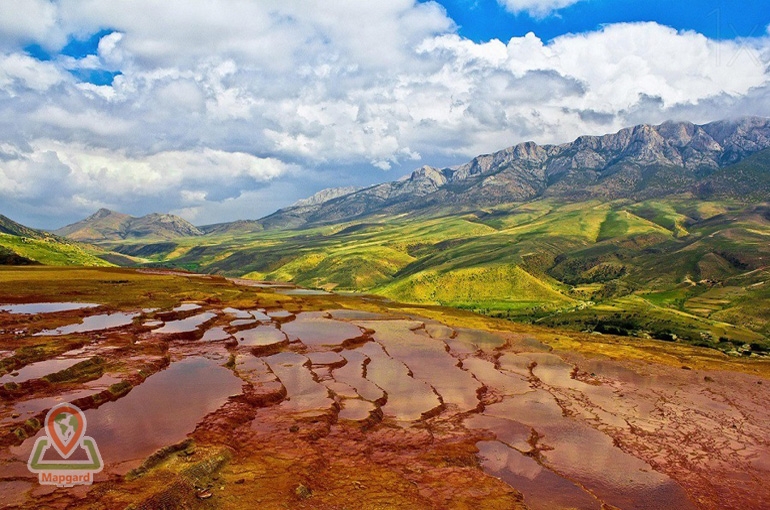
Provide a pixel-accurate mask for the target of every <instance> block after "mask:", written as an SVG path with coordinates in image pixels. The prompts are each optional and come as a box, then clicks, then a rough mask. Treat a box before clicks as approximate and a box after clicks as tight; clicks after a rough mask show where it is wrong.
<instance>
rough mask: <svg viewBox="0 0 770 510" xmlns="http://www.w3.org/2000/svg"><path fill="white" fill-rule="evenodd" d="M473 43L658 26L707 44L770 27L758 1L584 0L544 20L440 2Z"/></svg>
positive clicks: (487, 4) (480, 1)
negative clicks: (637, 24) (693, 33)
mask: <svg viewBox="0 0 770 510" xmlns="http://www.w3.org/2000/svg"><path fill="white" fill-rule="evenodd" d="M439 3H440V4H441V5H443V6H444V8H445V9H446V10H447V13H448V14H449V16H450V17H451V18H452V19H453V20H455V22H456V23H457V24H458V25H459V26H460V30H459V33H460V34H461V35H463V36H465V37H467V38H469V39H472V40H474V41H477V42H481V41H488V40H490V39H500V40H503V41H507V40H508V39H510V38H511V37H517V36H522V35H524V34H526V33H527V32H534V33H536V34H537V35H538V36H539V37H540V38H541V39H544V40H546V41H548V40H551V39H553V38H554V37H557V36H560V35H563V34H566V33H579V32H587V31H591V30H596V29H597V28H598V27H600V26H601V25H604V24H607V23H621V22H638V21H656V22H658V23H661V24H663V25H667V26H670V27H674V28H676V29H678V30H694V31H696V32H699V33H701V34H704V35H706V36H707V37H709V38H711V39H735V38H736V37H751V36H754V37H756V36H758V35H760V34H762V33H763V32H764V31H765V27H766V26H767V25H768V24H769V23H770V6H768V3H767V2H766V1H762V0H641V1H640V0H583V1H579V2H577V3H575V4H573V5H570V6H568V7H565V8H563V9H559V10H557V11H556V12H554V13H552V15H548V16H545V17H543V18H538V17H533V16H531V15H530V14H528V13H526V12H523V13H520V14H518V15H515V14H513V13H511V12H509V11H508V10H506V9H505V7H504V6H503V5H501V4H500V3H498V2H497V1H496V0H439Z"/></svg>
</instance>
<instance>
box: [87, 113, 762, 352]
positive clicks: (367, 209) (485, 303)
mask: <svg viewBox="0 0 770 510" xmlns="http://www.w3.org/2000/svg"><path fill="white" fill-rule="evenodd" d="M769 201H770V121H768V120H766V119H757V118H747V119H740V120H737V121H729V122H728V121H724V122H716V123H712V124H708V125H704V126H696V125H693V124H689V123H666V124H663V125H660V126H646V125H643V126H637V127H634V128H629V129H625V130H622V131H620V132H618V133H615V134H613V135H606V136H602V137H580V138H578V139H577V140H576V141H574V142H572V143H570V144H563V145H557V146H538V145H536V144H533V143H525V144H519V145H516V146H514V147H511V148H508V149H505V150H503V151H499V152H497V153H494V154H491V155H485V156H479V157H477V158H475V159H474V160H472V161H471V162H469V163H467V164H465V165H462V166H459V167H455V168H451V169H436V168H431V167H422V168H420V169H418V170H416V171H415V172H414V173H412V174H411V176H409V177H408V178H406V179H402V180H399V181H394V182H390V183H384V184H380V185H376V186H372V187H370V188H366V189H362V190H352V191H351V190H344V191H332V192H329V193H322V194H320V195H317V196H316V197H315V198H313V199H311V200H307V201H304V202H300V203H299V204H295V205H294V206H292V207H289V208H286V209H282V210H280V211H277V212H276V213H274V214H272V215H270V216H268V217H266V218H263V219H261V220H251V221H242V222H234V223H232V224H220V225H215V226H209V227H202V228H201V229H199V230H200V231H203V232H204V235H200V234H199V233H195V234H193V235H186V236H178V237H174V238H158V237H154V238H153V237H141V236H136V237H129V236H126V237H124V238H120V236H117V238H116V237H115V236H112V239H110V240H103V241H101V242H100V245H101V246H104V247H106V248H109V249H111V250H114V251H117V252H120V253H122V254H125V255H128V256H132V257H141V258H143V259H144V260H145V261H146V262H147V263H149V264H151V265H161V266H171V267H181V268H185V269H189V270H193V271H199V272H207V273H218V274H224V275H229V276H245V277H247V278H254V279H260V280H263V279H265V280H284V281H291V282H294V283H297V284H299V285H303V286H307V287H315V288H324V289H328V290H331V289H334V290H337V291H354V292H367V293H373V294H379V295H381V296H385V297H388V298H392V299H394V300H398V301H403V302H414V303H430V304H440V305H449V306H453V307H458V308H466V309H472V310H475V311H479V312H482V313H485V314H488V315H492V316H496V317H504V318H508V319H512V320H517V321H525V322H539V323H542V324H547V325H551V326H558V327H566V328H573V329H578V330H582V331H590V332H595V333H613V334H621V335H633V336H649V337H654V338H659V339H664V340H674V339H677V340H685V341H687V342H690V343H695V344H702V345H707V346H710V347H715V348H719V349H720V350H723V351H725V352H730V353H733V354H737V353H743V354H746V355H751V354H752V353H753V354H754V355H760V354H761V353H764V352H766V351H767V350H768V349H770V314H768V312H767V310H770V264H768V260H770V242H768V241H770V205H768V202H769ZM110 217H111V215H107V218H110ZM120 221H122V220H120Z"/></svg>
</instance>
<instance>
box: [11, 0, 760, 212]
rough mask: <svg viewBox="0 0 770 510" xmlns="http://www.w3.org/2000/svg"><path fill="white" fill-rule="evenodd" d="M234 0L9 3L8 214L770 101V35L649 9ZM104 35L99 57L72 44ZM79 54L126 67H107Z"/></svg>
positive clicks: (191, 196)
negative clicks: (579, 24) (493, 10)
mask: <svg viewBox="0 0 770 510" xmlns="http://www.w3.org/2000/svg"><path fill="white" fill-rule="evenodd" d="M510 3H511V5H518V6H523V5H530V6H531V8H532V9H536V7H535V6H536V5H537V6H541V7H542V6H548V5H550V6H551V7H550V8H558V5H560V4H559V3H558V2H550V3H548V2H537V3H535V2H531V3H529V4H526V3H522V2H510ZM562 3H564V2H562ZM215 4H216V2H213V3H212V2H210V1H206V2H203V1H191V0H168V1H166V2H162V3H158V2H152V1H150V0H136V1H132V2H109V3H105V2H102V1H100V0H58V1H54V2H48V1H42V0H41V2H39V4H38V3H35V6H36V7H35V8H40V9H42V11H41V15H40V16H41V17H40V18H39V19H38V20H37V21H35V22H34V23H32V22H29V24H28V26H27V25H24V23H21V24H20V25H19V26H14V27H10V24H8V23H6V24H4V23H5V20H3V21H0V187H1V188H2V191H0V196H2V197H3V200H4V203H5V204H16V205H12V207H13V208H14V209H9V210H8V211H6V212H7V213H13V212H14V211H15V210H16V207H17V206H18V207H20V208H21V209H18V210H20V211H24V210H30V211H32V210H34V211H37V212H36V213H35V214H37V215H36V216H34V219H35V221H36V222H39V223H37V224H38V225H41V226H49V225H51V224H52V223H56V222H59V223H60V221H59V220H58V219H57V216H58V215H60V214H64V215H65V216H67V217H69V218H73V217H75V216H77V215H80V214H83V213H87V212H89V211H88V209H89V208H94V207H97V206H103V205H107V206H112V207H117V208H122V209H123V210H125V212H129V213H133V214H144V213H147V212H151V211H152V210H175V211H180V212H182V213H183V214H186V215H188V216H189V217H190V218H191V219H192V218H194V219H195V220H196V221H199V222H209V221H210V220H211V219H213V218H216V220H217V221H221V220H224V219H226V218H225V217H224V216H223V215H226V214H238V216H233V217H231V218H229V219H236V218H238V217H240V218H255V217H259V216H262V215H265V214H268V213H270V212H272V210H274V208H275V207H276V206H280V205H288V204H289V203H291V202H293V201H294V200H295V199H297V198H300V197H301V196H303V195H310V194H312V192H314V191H317V189H318V188H320V187H324V184H323V183H320V182H317V181H315V180H312V179H307V178H306V176H307V175H309V174H311V173H313V172H316V173H318V174H319V175H320V174H323V175H326V176H328V177H329V178H328V179H327V181H328V182H327V185H328V186H340V185H347V184H357V185H360V184H366V183H372V182H377V181H381V180H385V179H391V178H393V177H395V176H397V175H401V174H403V173H405V172H406V171H408V170H410V169H411V167H414V166H419V165H420V164H433V165H443V164H447V165H448V164H456V163H461V162H464V161H465V160H467V159H468V158H470V157H473V156H475V155H477V154H479V153H485V152H490V151H493V150H496V149H500V148H503V147H506V146H509V145H512V144H515V143H518V142H521V141H525V140H535V141H537V142H540V143H555V142H565V141H569V140H571V139H573V138H574V137H576V136H578V135H580V134H585V133H595V134H600V133H605V132H610V131H613V130H616V129H619V128H621V127H624V126H626V125H630V124H634V123H639V122H662V121H664V120H667V119H668V118H683V117H684V118H688V119H689V120H692V121H695V122H705V121H709V120H715V119H717V118H720V117H724V116H729V115H733V114H740V113H751V114H759V115H770V83H769V82H768V79H769V78H770V72H768V63H770V37H764V36H763V37H760V38H754V39H750V40H737V41H715V40H711V39H708V38H706V37H705V36H703V35H701V34H698V33H695V32H678V31H676V30H674V29H671V28H668V27H665V26H661V25H659V24H656V23H631V24H616V25H608V26H605V27H603V28H601V29H599V30H596V31H593V32H588V33H584V34H575V35H565V36H561V37H557V38H555V39H553V40H551V41H549V42H545V41H543V40H541V39H540V38H539V37H538V36H537V35H535V34H531V33H530V34H527V35H526V36H523V37H516V38H513V39H511V40H509V41H498V40H492V41H489V42H484V43H476V42H473V41H471V40H468V39H465V38H463V37H461V36H459V35H458V34H457V32H456V27H455V24H454V22H453V21H452V20H451V19H450V18H449V17H448V16H447V14H446V12H445V11H444V10H443V8H441V7H440V6H439V5H438V4H435V3H432V2H428V3H415V2H414V1H413V0H392V1H389V2H379V3H372V2H361V1H354V0H345V1H340V2H331V3H330V2H323V3H320V2H319V3H316V2H306V1H300V0H289V1H287V0H282V1H278V0H265V1H263V2H253V1H246V0H232V1H228V2H227V8H216V9H214V8H212V7H211V6H212V5H215ZM0 5H2V6H3V7H0V14H2V12H1V9H4V8H5V5H6V4H5V3H1V2H0ZM30 5H31V4H30ZM562 6H563V5H562ZM46 9H53V11H52V12H53V14H50V15H49V14H46V13H47V12H48V11H47V10H46ZM148 12H151V13H152V15H151V16H148V15H147V13H148ZM531 12H534V11H531ZM0 19H3V17H2V16H0ZM6 25H7V26H6ZM105 27H106V30H105ZM95 33H100V34H104V35H103V36H102V37H101V39H100V40H99V42H98V45H97V48H96V51H95V53H94V54H93V55H88V56H86V57H83V58H73V57H65V56H62V55H58V54H57V53H56V51H57V49H61V48H62V47H63V46H64V44H65V43H66V40H67V37H70V38H79V39H85V38H88V37H90V36H91V35H93V34H95ZM62 34H64V36H62ZM30 43H34V44H39V45H41V46H44V47H46V48H50V49H51V51H52V53H53V59H52V60H50V61H45V62H43V61H40V60H37V59H35V58H33V57H31V56H29V55H27V54H26V53H24V51H23V48H24V45H26V44H30ZM78 70H94V71H105V72H110V73H120V74H118V75H117V76H116V77H115V78H114V80H113V81H112V83H109V84H106V85H97V84H93V83H87V82H84V81H82V80H81V79H78V78H77V76H79V75H78V73H77V72H76V71H78ZM2 147H6V149H8V150H5V149H2ZM46 169H50V174H49V173H48V172H47V170H46ZM341 169H345V170H344V171H343V170H341ZM298 175H302V176H303V178H297V177H296V176H298ZM22 176H23V178H22ZM274 193H278V194H277V195H274ZM14 197H16V198H14ZM13 200H15V202H13ZM281 200H285V201H284V202H283V203H282V202H281ZM24 207H26V208H27V209H24ZM46 211H58V213H55V212H50V213H49V212H46ZM22 214H27V213H22ZM29 214H31V213H29ZM46 215H48V216H46ZM28 217H30V218H32V216H28ZM18 219H20V220H23V219H24V217H23V216H19V217H18ZM73 219H74V218H73ZM53 226H59V225H53Z"/></svg>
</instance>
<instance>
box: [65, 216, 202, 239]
mask: <svg viewBox="0 0 770 510" xmlns="http://www.w3.org/2000/svg"><path fill="white" fill-rule="evenodd" d="M54 233H55V234H57V235H60V236H64V237H67V238H69V239H74V240H76V241H82V242H91V243H98V242H103V241H120V240H124V239H144V238H150V239H175V238H179V237H188V236H200V235H203V232H202V231H200V230H199V229H198V228H196V227H195V226H193V225H192V224H191V223H189V222H188V221H186V220H184V219H182V218H180V217H178V216H174V215H172V214H148V215H147V216H142V217H140V218H135V217H133V216H129V215H127V214H122V213H118V212H114V211H110V210H109V209H99V210H98V211H97V212H96V213H95V214H93V215H91V216H89V217H88V218H86V219H84V220H81V221H78V222H77V223H73V224H72V225H68V226H66V227H63V228H60V229H59V230H55V231H54Z"/></svg>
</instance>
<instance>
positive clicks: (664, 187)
mask: <svg viewBox="0 0 770 510" xmlns="http://www.w3.org/2000/svg"><path fill="white" fill-rule="evenodd" d="M767 148H770V119H765V118H758V117H748V118H742V119H739V120H735V121H719V122H713V123H710V124H705V125H702V126H698V125H695V124H692V123H689V122H667V123H664V124H661V125H659V126H651V125H646V124H644V125H639V126H636V127H632V128H627V129H623V130H621V131H619V132H617V133H614V134H608V135H604V136H581V137H579V138H578V139H576V140H575V141H573V142H571V143H566V144H561V145H538V144H536V143H534V142H525V143H521V144H518V145H515V146H512V147H508V148H507V149H503V150H501V151H498V152H495V153H493V154H485V155H481V156H478V157H476V158H474V159H473V160H471V161H470V162H468V163H466V164H464V165H461V166H458V167H453V168H441V169H439V168H434V167H431V166H423V167H421V168H419V169H417V170H415V171H414V172H413V173H412V174H411V175H410V176H409V177H408V178H405V179H402V180H398V181H393V182H387V183H382V184H378V185H375V186H371V187H368V188H365V189H362V190H357V191H354V192H350V193H346V194H338V193H334V194H329V195H328V198H327V199H325V200H316V201H312V202H309V203H302V204H295V205H294V206H292V207H287V208H284V209H281V210H279V211H277V212H275V213H273V214H271V215H269V216H267V217H265V218H263V219H262V220H261V221H260V223H261V224H262V225H263V226H264V227H265V228H286V227H297V226H302V225H312V224H321V223H331V222H338V221H344V220H350V219H354V218H359V217H363V216H366V215H368V214H398V213H402V212H413V211H417V210H429V209H431V208H432V207H436V206H440V207H443V205H445V204H456V205H457V206H458V207H483V206H489V205H496V204H501V203H506V202H524V201H528V200H533V199H536V198H539V197H557V198H560V199H564V200H568V201H580V200H588V199H592V198H599V199H604V200H613V199H619V198H633V199H648V198H654V197H661V196H666V195H670V194H675V193H683V192H692V193H693V194H694V195H695V196H698V197H704V198H705V197H712V196H747V195H748V196H755V197H762V196H767V193H768V192H770V176H768V175H767V174H763V175H761V176H759V179H758V180H757V179H756V177H757V176H755V175H744V174H745V172H744V170H745V169H736V172H729V171H728V172H724V171H721V170H722V169H725V168H727V167H730V166H731V165H733V164H735V163H738V162H740V161H741V160H743V159H745V158H746V157H748V156H750V155H752V154H755V153H757V152H760V151H762V150H764V149H767ZM745 178H749V179H748V180H747V179H745ZM757 181H758V182H757Z"/></svg>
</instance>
